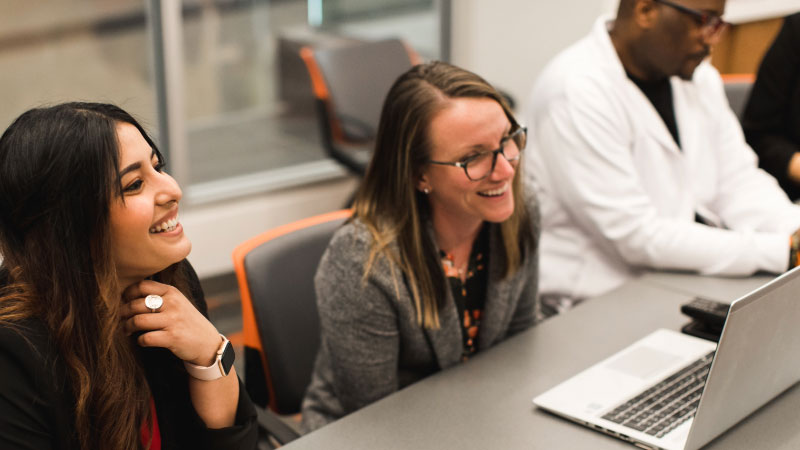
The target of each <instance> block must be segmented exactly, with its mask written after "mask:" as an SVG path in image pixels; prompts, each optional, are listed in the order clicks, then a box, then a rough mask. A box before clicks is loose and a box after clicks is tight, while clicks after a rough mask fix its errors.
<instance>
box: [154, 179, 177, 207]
mask: <svg viewBox="0 0 800 450" xmlns="http://www.w3.org/2000/svg"><path fill="white" fill-rule="evenodd" d="M157 187H158V191H157V193H156V204H158V205H161V206H170V205H171V204H172V203H173V202H174V203H178V202H179V201H180V200H181V198H183V192H182V191H181V188H180V186H178V182H177V181H175V179H174V178H172V177H171V176H170V175H169V174H168V173H166V172H163V173H160V174H159V176H158V186H157Z"/></svg>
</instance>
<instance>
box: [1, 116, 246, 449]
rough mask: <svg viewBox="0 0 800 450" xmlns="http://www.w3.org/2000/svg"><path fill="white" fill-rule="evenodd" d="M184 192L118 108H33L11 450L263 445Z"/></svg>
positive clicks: (9, 276)
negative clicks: (211, 296) (208, 287)
mask: <svg viewBox="0 0 800 450" xmlns="http://www.w3.org/2000/svg"><path fill="white" fill-rule="evenodd" d="M180 200H181V190H180V188H179V187H178V185H177V183H175V180H173V179H172V178H171V177H170V176H169V175H167V173H166V172H164V163H163V160H162V157H161V154H160V153H159V151H158V149H157V148H156V146H155V145H154V144H153V142H152V140H151V139H150V138H149V137H148V135H147V134H146V133H145V131H144V130H143V129H142V127H141V126H140V125H139V124H138V123H137V122H136V120H134V119H133V117H131V116H130V115H128V114H127V113H126V112H124V111H123V110H121V109H119V108H117V107H115V106H113V105H106V104H97V103H67V104H61V105H57V106H53V107H48V108H39V109H33V110H30V111H28V112H26V113H24V114H22V115H21V116H20V117H19V118H17V119H16V120H15V121H14V122H13V123H12V124H11V126H10V127H9V128H8V129H7V130H6V131H5V133H3V135H2V137H0V255H2V257H3V258H4V259H3V261H2V266H0V448H3V449H17V448H20V449H21V448H25V449H52V448H63V449H109V448H113V449H184V448H209V449H212V448H213V449H220V448H225V449H245V448H247V449H254V448H255V447H256V443H255V442H256V438H257V429H256V419H255V410H254V408H253V406H252V404H251V403H250V400H249V398H248V397H247V395H246V393H245V392H244V389H242V388H241V386H240V383H239V380H238V378H237V376H236V371H235V369H233V367H231V364H232V362H233V353H232V349H231V347H230V343H229V342H228V340H227V339H226V338H225V337H224V336H222V335H220V334H219V333H218V332H217V331H216V329H215V328H214V326H213V325H212V324H211V323H210V322H209V321H208V319H207V318H206V304H205V300H204V298H203V293H202V290H201V289H200V285H199V281H198V279H197V275H196V274H195V273H194V270H193V269H192V268H191V266H190V265H189V263H188V262H187V261H186V259H185V258H186V256H187V255H188V254H189V251H190V249H191V243H190V242H189V240H188V239H187V237H186V236H185V235H184V234H183V228H182V227H181V224H180V222H179V221H178V203H179V201H180Z"/></svg>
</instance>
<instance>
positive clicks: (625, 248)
mask: <svg viewBox="0 0 800 450" xmlns="http://www.w3.org/2000/svg"><path fill="white" fill-rule="evenodd" d="M610 23H611V20H610V18H601V19H600V20H598V22H597V23H596V24H595V27H594V29H593V30H592V32H591V34H590V35H589V36H587V37H586V38H584V39H582V40H581V41H579V42H577V43H576V44H574V45H573V46H571V47H570V48H568V49H567V50H565V51H564V52H562V53H561V54H560V55H559V56H558V57H557V58H556V59H555V60H553V61H552V62H551V63H550V64H549V65H548V66H547V68H545V70H544V72H543V73H542V75H541V77H540V78H539V80H538V81H537V83H536V85H535V86H534V89H533V91H532V94H531V97H530V99H529V102H528V104H527V109H526V111H525V114H524V118H525V121H526V122H527V125H528V127H529V147H528V150H526V155H525V158H526V161H527V162H526V170H527V174H528V177H529V178H528V181H530V182H532V183H533V185H534V186H535V188H536V190H537V193H538V195H539V199H540V202H541V211H542V225H543V230H542V237H541V242H540V251H541V257H542V261H541V264H540V267H541V269H540V271H541V276H540V292H542V293H543V294H559V295H565V296H568V297H572V298H585V297H591V296H595V295H599V294H601V293H603V292H605V291H607V290H610V289H612V288H614V287H616V286H618V285H620V284H622V283H623V282H624V281H626V280H628V279H629V278H631V277H633V276H635V275H636V274H637V273H638V272H639V271H640V270H641V269H642V268H646V267H650V268H657V269H678V270H687V271H695V272H699V273H701V274H721V275H749V274H752V273H754V272H756V271H759V270H763V271H769V272H775V273H777V272H782V271H784V270H786V269H787V268H788V265H789V237H790V235H791V233H792V232H793V231H794V230H795V229H797V228H798V227H800V207H798V206H796V205H794V204H792V203H791V202H790V201H789V199H788V198H787V197H786V195H785V194H784V192H783V191H782V190H781V189H780V188H779V187H778V184H777V183H776V181H775V180H774V179H773V178H772V177H771V176H769V175H768V174H767V173H766V172H764V171H762V170H760V169H758V168H757V159H756V156H755V154H754V153H753V151H752V150H751V149H750V147H748V146H747V144H746V143H745V141H744V137H743V135H742V131H741V127H740V126H739V122H738V121H737V120H736V117H735V116H734V114H733V112H732V111H731V109H730V107H729V106H728V102H727V99H726V97H725V94H724V90H723V85H722V81H721V79H720V76H719V74H718V72H717V71H716V70H715V69H714V68H713V67H712V66H711V65H710V64H708V62H704V63H703V64H701V65H700V66H699V67H698V68H697V70H696V71H695V74H694V77H693V80H692V81H684V80H681V79H679V78H677V77H673V78H672V79H671V83H672V92H673V99H674V106H675V115H676V120H677V124H678V133H679V136H680V141H681V148H679V147H678V146H677V144H676V143H675V141H674V139H673V138H672V136H671V135H670V133H669V131H668V130H667V127H666V125H664V122H663V120H662V119H661V117H660V116H659V115H658V112H657V111H656V110H655V108H654V107H653V106H652V104H651V103H650V101H649V100H648V99H647V97H645V95H644V94H643V93H642V92H641V90H640V89H639V88H638V87H637V86H636V85H635V84H634V83H633V82H632V81H630V80H629V79H628V77H627V76H626V74H625V70H624V68H623V66H622V63H621V62H620V60H619V58H618V56H617V53H616V51H615V49H614V47H613V45H612V43H611V38H610V37H609V35H608V26H609V24H610ZM696 212H699V213H700V214H701V215H703V216H705V217H707V218H709V219H711V220H714V221H717V223H719V224H721V225H722V226H723V227H725V228H727V229H725V228H715V227H709V226H706V225H701V224H698V223H696V222H695V220H694V219H695V213H696ZM643 300H645V299H643Z"/></svg>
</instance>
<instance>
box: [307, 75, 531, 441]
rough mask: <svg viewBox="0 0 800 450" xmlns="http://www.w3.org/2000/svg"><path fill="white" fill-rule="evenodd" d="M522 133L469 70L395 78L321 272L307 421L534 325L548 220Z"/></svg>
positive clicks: (329, 417) (352, 406)
mask: <svg viewBox="0 0 800 450" xmlns="http://www.w3.org/2000/svg"><path fill="white" fill-rule="evenodd" d="M525 141H526V130H525V128H524V127H522V126H520V124H518V123H517V121H516V120H515V119H514V116H513V114H512V113H511V110H510V109H509V107H508V106H507V104H506V102H505V101H504V99H503V98H502V96H501V95H500V94H498V92H497V91H496V90H495V89H494V88H492V86H490V85H489V84H488V83H487V82H486V81H484V80H483V79H481V78H480V77H478V76H477V75H475V74H473V73H470V72H468V71H465V70H463V69H460V68H457V67H454V66H451V65H449V64H445V63H441V62H434V63H429V64H423V65H419V66H416V67H414V68H412V69H410V70H409V71H408V72H406V73H405V74H403V75H402V76H401V77H400V78H399V79H398V80H397V81H396V82H395V84H394V85H393V86H392V88H391V89H390V91H389V93H388V96H387V98H386V100H385V103H384V106H383V111H382V113H381V119H380V125H379V129H378V135H377V143H376V147H375V152H374V155H373V157H372V161H371V162H370V165H369V167H368V169H367V173H366V175H365V178H364V181H363V183H362V185H361V187H360V189H359V191H358V193H357V194H356V199H355V204H354V207H355V212H354V215H353V218H352V219H351V220H350V221H349V223H347V224H346V225H345V226H343V227H342V228H341V229H340V230H338V232H337V233H336V235H335V236H334V238H333V239H332V241H331V243H330V244H329V247H328V249H327V251H326V253H325V255H324V256H323V259H322V262H321V264H320V267H319V269H318V271H317V275H316V280H315V284H316V291H317V301H318V306H319V315H320V321H321V327H322V342H321V347H320V351H319V354H318V356H317V360H316V364H315V368H314V375H313V377H312V382H311V385H310V387H309V389H308V392H307V394H306V398H305V400H304V403H303V422H304V427H305V428H306V429H307V430H311V429H315V428H318V427H320V426H322V425H325V424H326V423H329V422H331V421H333V420H336V419H338V418H340V417H342V416H344V415H346V414H348V413H350V412H352V411H355V410H357V409H359V408H361V407H363V406H365V405H367V404H369V403H371V402H374V401H375V400H378V399H380V398H382V397H384V396H386V395H388V394H390V393H392V392H394V391H396V390H398V389H401V388H403V387H405V386H407V385H409V384H411V383H413V382H415V381H417V380H419V379H421V378H423V377H425V376H427V375H430V374H432V373H434V372H436V371H439V370H442V369H446V368H448V367H451V366H453V365H455V364H458V363H459V362H462V361H465V360H467V359H468V358H469V357H470V356H471V355H473V354H474V353H475V352H478V351H483V350H485V349H487V348H489V347H491V346H492V345H495V344H497V343H498V342H500V341H502V340H503V339H505V338H507V337H508V336H510V335H512V334H514V333H517V332H520V331H522V330H524V329H526V328H528V327H530V326H531V325H533V323H534V321H535V318H536V317H537V314H538V303H537V300H536V290H537V242H538V235H539V217H538V210H537V207H536V202H535V199H534V198H533V197H532V196H531V195H528V193H526V192H523V188H522V182H521V180H522V177H521V173H520V168H521V166H520V159H521V158H522V152H523V150H524V148H525Z"/></svg>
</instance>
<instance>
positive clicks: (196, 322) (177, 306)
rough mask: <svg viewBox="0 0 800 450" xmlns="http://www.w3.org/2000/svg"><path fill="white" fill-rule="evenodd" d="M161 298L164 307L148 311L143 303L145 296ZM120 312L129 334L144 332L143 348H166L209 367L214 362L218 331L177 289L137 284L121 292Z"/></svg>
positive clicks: (189, 360) (184, 358) (142, 283)
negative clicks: (158, 296)
mask: <svg viewBox="0 0 800 450" xmlns="http://www.w3.org/2000/svg"><path fill="white" fill-rule="evenodd" d="M151 294H155V295H160V296H161V298H162V299H164V304H163V305H162V306H161V308H159V309H158V311H156V312H150V309H149V308H147V306H145V304H144V298H145V297H146V296H148V295H151ZM122 300H123V304H122V308H121V310H120V312H121V316H122V323H123V327H124V329H125V332H126V333H128V335H131V334H133V333H136V332H139V331H143V332H144V333H143V334H141V335H140V336H139V338H138V343H139V345H141V346H142V347H162V348H166V349H169V350H170V351H171V352H172V353H173V354H175V356H177V357H178V358H180V359H182V360H183V361H186V362H189V363H192V364H195V365H198V366H204V367H205V366H209V365H211V364H213V363H214V361H215V360H216V355H217V350H219V346H220V344H221V343H222V340H221V339H220V336H219V333H218V332H217V329H216V328H214V325H212V324H211V322H209V321H208V319H206V318H205V317H204V316H203V315H202V314H201V313H200V311H198V310H197V308H195V307H194V305H193V304H192V303H191V302H190V301H189V300H188V299H187V298H186V297H185V296H184V295H183V294H182V293H181V292H180V291H179V290H178V289H176V288H174V287H172V286H169V285H166V284H162V283H158V282H155V281H150V280H145V281H140V282H139V283H136V284H134V285H132V286H130V287H128V288H127V289H126V290H125V291H124V292H123V293H122Z"/></svg>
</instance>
